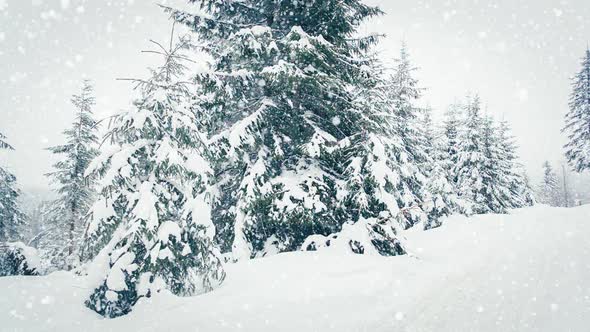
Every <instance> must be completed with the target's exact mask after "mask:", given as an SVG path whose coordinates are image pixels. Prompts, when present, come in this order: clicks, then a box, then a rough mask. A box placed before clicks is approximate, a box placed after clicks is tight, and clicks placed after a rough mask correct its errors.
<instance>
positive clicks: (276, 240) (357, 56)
mask: <svg viewBox="0 0 590 332" xmlns="http://www.w3.org/2000/svg"><path fill="white" fill-rule="evenodd" d="M189 2H191V3H193V4H194V5H195V6H196V7H198V8H200V11H199V13H197V14H195V13H188V12H184V11H181V10H176V9H172V8H167V11H168V12H170V13H171V15H172V17H173V19H175V20H176V21H178V22H181V23H183V24H186V25H187V26H189V27H190V28H192V29H193V30H194V31H195V32H196V34H197V36H198V37H199V39H200V41H201V44H202V45H203V48H204V49H205V50H206V51H207V52H209V53H210V54H212V55H213V56H214V58H215V61H214V62H213V64H212V68H211V71H210V72H209V73H205V74H201V75H198V77H197V80H198V82H199V85H200V87H201V88H202V90H201V91H199V93H200V94H203V95H206V96H210V99H209V100H208V101H207V102H206V103H205V105H203V107H204V108H205V109H207V110H208V111H209V115H208V118H207V119H206V123H207V127H208V132H209V134H210V135H212V136H213V147H214V148H215V149H216V150H217V151H218V160H217V163H216V165H215V168H216V174H217V175H218V179H219V182H220V186H221V193H222V194H221V197H220V199H219V201H218V202H217V204H216V206H215V210H214V212H213V215H214V222H215V224H216V226H217V228H218V229H219V230H220V236H219V237H218V238H217V240H218V242H219V243H220V245H221V247H222V248H223V250H224V251H232V252H233V256H234V257H235V258H237V259H240V258H250V257H256V256H262V255H265V254H268V253H273V252H281V251H291V250H298V249H300V248H301V247H302V244H303V243H304V241H305V240H306V238H308V237H309V236H312V235H323V236H327V235H330V234H333V233H337V232H339V231H340V230H341V229H342V228H343V226H344V225H345V224H346V223H348V222H354V220H350V219H349V218H348V216H347V215H346V214H342V213H341V212H340V211H341V209H340V208H339V207H340V204H339V203H340V202H339V199H340V198H342V196H343V195H344V194H345V190H344V188H345V184H344V183H345V181H344V172H345V170H344V168H345V166H343V165H344V164H345V163H346V161H345V160H342V159H339V158H344V157H343V156H344V154H342V153H339V152H338V151H339V150H340V148H339V145H340V143H341V142H342V141H343V140H346V139H348V138H352V137H354V136H355V135H357V134H360V133H362V131H363V128H362V127H361V121H359V119H360V115H359V112H358V111H357V109H356V107H355V103H354V91H355V87H357V86H358V84H360V82H361V81H362V79H361V76H362V73H363V70H364V68H365V67H366V66H368V65H370V60H369V59H367V57H366V56H365V51H366V50H367V49H368V48H369V47H370V46H371V45H373V44H374V43H375V41H376V38H375V37H374V36H369V37H366V38H357V37H356V32H357V29H358V27H359V25H360V24H361V23H362V22H363V21H364V20H365V19H367V18H370V17H372V16H375V15H378V14H380V11H379V10H378V9H377V8H373V7H370V6H367V5H364V4H362V3H361V2H360V1H359V0H345V1H340V0H310V1H305V2H302V1H274V0H268V1H267V0H265V1H258V0H244V1H239V2H238V1H215V0H191V1H189Z"/></svg>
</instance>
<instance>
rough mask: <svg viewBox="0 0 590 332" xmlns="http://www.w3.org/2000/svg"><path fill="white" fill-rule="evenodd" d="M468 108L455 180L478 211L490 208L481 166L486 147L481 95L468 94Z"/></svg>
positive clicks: (455, 164)
mask: <svg viewBox="0 0 590 332" xmlns="http://www.w3.org/2000/svg"><path fill="white" fill-rule="evenodd" d="M465 108H466V112H465V113H466V114H465V116H466V118H465V122H464V124H463V126H464V129H463V131H462V132H461V134H460V136H459V149H458V151H457V155H456V157H455V158H454V160H453V161H454V167H453V171H452V174H453V180H454V182H455V185H456V187H457V190H458V193H459V196H460V197H461V198H462V199H464V200H466V201H469V202H471V203H472V212H473V213H476V214H481V213H488V212H490V211H489V209H488V206H487V205H486V201H485V200H486V197H485V196H484V195H482V189H483V179H482V169H483V167H484V162H485V158H486V156H485V155H484V147H483V144H484V143H483V137H482V130H483V117H482V115H481V102H480V99H479V96H475V97H472V98H469V100H468V102H467V105H466V106H465Z"/></svg>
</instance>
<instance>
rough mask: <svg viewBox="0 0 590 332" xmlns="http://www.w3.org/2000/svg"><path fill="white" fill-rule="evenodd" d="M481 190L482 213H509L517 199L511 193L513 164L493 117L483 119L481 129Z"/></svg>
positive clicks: (478, 193) (479, 193) (479, 192)
mask: <svg viewBox="0 0 590 332" xmlns="http://www.w3.org/2000/svg"><path fill="white" fill-rule="evenodd" d="M481 129H482V131H481V134H482V135H481V138H482V145H481V148H482V150H481V152H482V155H483V158H482V159H481V161H480V162H481V166H480V168H479V169H480V173H479V174H480V177H481V185H482V186H481V188H480V190H479V191H478V192H477V195H478V196H477V197H481V198H482V199H480V200H479V201H478V203H479V207H480V212H482V213H507V212H508V209H509V208H511V207H512V203H513V200H514V199H516V198H514V197H512V196H511V193H510V185H511V183H510V180H511V179H510V175H511V174H510V172H511V162H510V160H508V158H507V156H505V155H504V154H503V152H504V150H502V149H501V147H500V137H499V135H498V128H497V127H496V125H495V123H494V119H493V118H492V117H491V116H489V115H488V116H485V117H483V121H482V127H481Z"/></svg>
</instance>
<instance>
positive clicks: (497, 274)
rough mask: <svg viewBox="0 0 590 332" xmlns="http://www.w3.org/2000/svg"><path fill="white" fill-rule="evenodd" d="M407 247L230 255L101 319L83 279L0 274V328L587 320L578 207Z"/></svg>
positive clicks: (278, 327) (584, 236)
mask: <svg viewBox="0 0 590 332" xmlns="http://www.w3.org/2000/svg"><path fill="white" fill-rule="evenodd" d="M402 235H403V239H404V242H405V243H406V245H407V248H408V249H409V251H410V253H411V254H410V255H407V256H398V257H381V256H369V255H353V254H350V255H342V254H338V253H336V252H332V251H329V250H328V251H322V252H297V253H288V254H280V255H276V256H273V257H270V258H264V259H256V260H251V261H245V262H240V263H237V264H231V265H228V266H227V267H226V269H227V275H228V278H227V281H226V283H225V284H224V285H223V286H222V287H221V288H219V289H217V290H215V291H213V292H211V293H208V294H205V295H202V296H197V297H192V298H178V297H175V296H172V295H169V294H160V295H158V296H156V297H154V298H151V299H143V300H142V301H140V303H138V305H137V306H136V307H135V309H134V310H133V312H131V314H129V315H127V316H124V317H121V318H118V319H113V320H108V319H103V318H102V317H101V316H99V315H97V314H96V313H94V312H92V311H90V310H88V309H87V308H86V307H85V306H84V301H85V300H86V298H87V296H88V294H89V293H90V292H91V291H92V290H91V289H88V287H87V283H88V280H86V279H85V278H83V277H77V276H75V275H73V274H70V273H64V272H58V273H53V274H51V275H49V276H46V277H6V278H0V290H1V295H0V322H1V324H0V330H2V331H56V330H57V331H101V332H104V331H136V330H142V331H172V330H190V331H205V332H210V331H236V330H243V331H331V330H334V331H388V332H389V331H587V330H588V326H590V259H589V258H588V257H590V206H583V207H578V208H573V209H563V208H550V207H546V206H537V207H535V208H528V209H523V210H517V211H514V212H513V213H512V214H510V215H486V216H477V217H473V218H465V217H459V216H458V217H453V218H451V219H450V220H447V222H446V224H445V225H444V226H443V227H441V228H438V229H434V230H431V231H427V232H423V231H420V230H417V229H414V230H410V231H408V232H407V233H404V234H402Z"/></svg>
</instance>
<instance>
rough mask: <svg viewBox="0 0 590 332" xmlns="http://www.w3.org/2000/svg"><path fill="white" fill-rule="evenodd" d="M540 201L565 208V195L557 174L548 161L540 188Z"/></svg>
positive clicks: (544, 166) (545, 164) (544, 164)
mask: <svg viewBox="0 0 590 332" xmlns="http://www.w3.org/2000/svg"><path fill="white" fill-rule="evenodd" d="M538 191H539V201H540V202H541V203H543V204H547V205H550V206H563V195H562V190H561V185H560V183H559V179H558V177H557V174H556V173H555V171H554V170H553V167H551V164H550V163H549V162H548V161H546V162H545V163H543V181H542V182H541V184H540V186H539V190H538Z"/></svg>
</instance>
